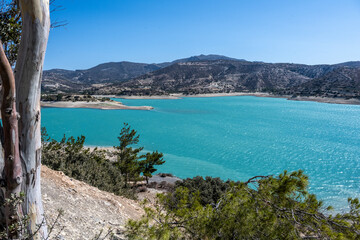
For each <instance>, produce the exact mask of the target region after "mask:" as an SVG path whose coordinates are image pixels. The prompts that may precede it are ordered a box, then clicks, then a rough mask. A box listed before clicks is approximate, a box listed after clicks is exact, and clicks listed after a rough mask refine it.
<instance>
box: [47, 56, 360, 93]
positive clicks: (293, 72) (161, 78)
mask: <svg viewBox="0 0 360 240" xmlns="http://www.w3.org/2000/svg"><path fill="white" fill-rule="evenodd" d="M358 69H360V62H346V63H341V64H334V65H304V64H289V63H277V64H272V63H263V62H249V61H245V60H239V59H233V58H228V57H225V56H219V55H200V56H194V57H190V58H184V59H179V60H175V61H173V62H167V63H160V64H142V63H129V62H120V63H104V64H101V65H98V66H96V67H94V68H91V69H88V70H76V71H67V70H59V69H57V70H49V71H45V72H44V80H43V85H42V87H43V91H44V92H75V93H78V92H82V93H92V94H120V95H121V94H123V95H155V94H169V93H184V94H194V93H216V92H239V91H245V92H246V91H261V92H270V93H276V94H287V95H289V94H291V95H294V94H295V95H305V96H306V95H309V94H310V95H311V94H317V95H316V96H323V95H326V94H328V93H330V92H331V94H332V93H334V94H332V95H331V94H330V95H329V94H328V95H327V96H337V97H344V96H345V95H344V93H345V92H347V93H348V94H347V95H346V96H350V95H351V96H352V97H356V96H357V95H356V94H357V92H358V91H359V90H360V89H358V88H357V87H356V86H354V85H353V83H355V82H359V79H358V77H359V76H358V75H357V74H356V73H355V72H356V71H358ZM345 76H346V77H345ZM334 84H335V85H334ZM320 85H321V87H320ZM324 86H326V87H324ZM354 87H355V88H354ZM335 93H336V95H335Z"/></svg>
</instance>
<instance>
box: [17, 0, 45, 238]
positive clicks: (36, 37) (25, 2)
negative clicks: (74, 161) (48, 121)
mask: <svg viewBox="0 0 360 240" xmlns="http://www.w3.org/2000/svg"><path fill="white" fill-rule="evenodd" d="M20 9H21V16H22V22H23V26H22V34H21V43H20V48H19V52H18V57H17V62H16V68H15V81H16V95H17V97H18V101H17V110H18V112H19V114H20V116H21V117H20V119H19V142H20V145H19V146H20V159H21V162H22V165H23V176H24V181H23V184H22V191H23V192H24V193H25V201H24V204H23V208H22V209H23V212H24V214H25V215H28V216H29V218H30V224H29V226H28V231H29V232H30V234H33V233H35V232H36V231H37V229H38V227H39V225H41V228H40V230H39V231H38V232H37V234H36V236H34V237H33V238H32V239H46V238H47V229H46V224H45V220H44V215H43V214H44V211H43V207H42V200H41V189H40V167H41V161H40V160H41V133H40V91H41V86H40V83H41V78H42V68H43V62H44V56H45V50H46V45H47V41H48V35H49V30H50V13H49V1H48V0H20Z"/></svg>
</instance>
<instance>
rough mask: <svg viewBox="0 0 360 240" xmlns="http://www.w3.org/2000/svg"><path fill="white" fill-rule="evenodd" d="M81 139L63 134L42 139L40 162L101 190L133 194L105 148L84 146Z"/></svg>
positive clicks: (130, 195)
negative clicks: (58, 138)
mask: <svg viewBox="0 0 360 240" xmlns="http://www.w3.org/2000/svg"><path fill="white" fill-rule="evenodd" d="M43 133H45V132H43ZM43 139H46V137H43ZM84 141H85V137H84V136H81V137H78V138H77V139H75V138H74V137H69V138H66V137H65V136H64V137H63V138H62V139H61V141H59V142H58V141H56V140H51V141H50V142H47V143H44V144H43V149H42V163H43V164H44V165H46V166H48V167H49V168H51V169H54V170H57V171H62V172H64V174H66V175H67V176H69V177H72V178H75V179H77V180H80V181H84V182H86V183H88V184H90V185H92V186H95V187H97V188H99V189H101V190H104V191H108V192H112V193H115V194H117V195H125V196H128V197H133V192H132V191H130V189H128V188H125V181H124V179H123V177H122V173H121V171H120V169H119V168H118V167H116V166H115V164H114V163H112V162H110V161H109V160H108V159H107V158H106V152H105V151H104V150H99V149H97V148H95V149H94V150H90V149H89V148H85V147H84Z"/></svg>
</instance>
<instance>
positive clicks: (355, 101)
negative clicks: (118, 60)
mask: <svg viewBox="0 0 360 240" xmlns="http://www.w3.org/2000/svg"><path fill="white" fill-rule="evenodd" d="M233 96H254V97H271V98H286V99H287V100H292V101H311V102H320V103H332V104H350V105H360V100H359V99H355V98H351V99H345V98H327V97H302V96H299V97H291V96H290V95H273V94H270V93H262V92H253V93H248V92H246V93H244V92H237V93H207V94H196V95H183V94H170V95H160V96H112V97H115V98H122V99H181V98H186V97H191V98H205V97H233Z"/></svg>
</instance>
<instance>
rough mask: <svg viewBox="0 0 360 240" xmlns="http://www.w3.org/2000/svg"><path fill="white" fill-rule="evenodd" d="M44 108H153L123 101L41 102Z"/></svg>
mask: <svg viewBox="0 0 360 240" xmlns="http://www.w3.org/2000/svg"><path fill="white" fill-rule="evenodd" d="M41 107H42V108H89V109H101V110H152V109H154V108H153V107H151V106H126V105H124V104H122V103H121V102H116V101H111V102H65V101H59V102H43V101H42V102H41Z"/></svg>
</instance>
